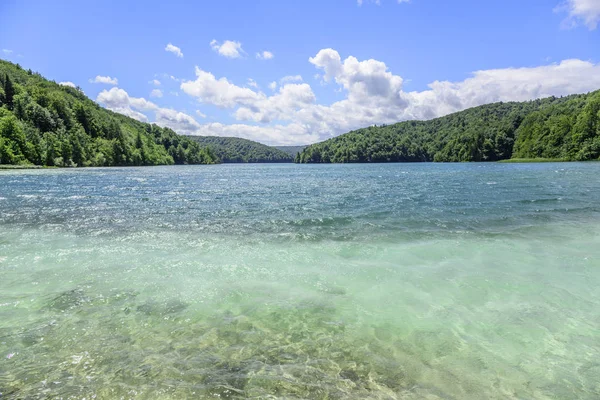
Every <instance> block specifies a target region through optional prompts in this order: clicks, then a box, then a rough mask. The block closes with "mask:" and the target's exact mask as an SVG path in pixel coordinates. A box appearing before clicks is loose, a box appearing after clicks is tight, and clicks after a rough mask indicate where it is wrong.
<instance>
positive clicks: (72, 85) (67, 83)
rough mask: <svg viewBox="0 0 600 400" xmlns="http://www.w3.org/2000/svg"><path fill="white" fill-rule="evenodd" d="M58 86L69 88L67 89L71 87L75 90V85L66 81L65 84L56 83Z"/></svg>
mask: <svg viewBox="0 0 600 400" xmlns="http://www.w3.org/2000/svg"><path fill="white" fill-rule="evenodd" d="M58 84H59V85H61V86H69V87H72V88H76V87H77V85H75V84H74V83H73V82H69V81H67V82H58Z"/></svg>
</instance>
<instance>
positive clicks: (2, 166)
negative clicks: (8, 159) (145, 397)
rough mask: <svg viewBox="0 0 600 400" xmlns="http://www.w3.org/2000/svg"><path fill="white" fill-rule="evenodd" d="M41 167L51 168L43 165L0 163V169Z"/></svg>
mask: <svg viewBox="0 0 600 400" xmlns="http://www.w3.org/2000/svg"><path fill="white" fill-rule="evenodd" d="M42 168H53V167H43V166H41V165H11V164H0V169H42Z"/></svg>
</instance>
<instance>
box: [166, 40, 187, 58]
mask: <svg viewBox="0 0 600 400" xmlns="http://www.w3.org/2000/svg"><path fill="white" fill-rule="evenodd" d="M165 50H166V51H168V52H170V53H173V54H175V55H176V56H177V57H179V58H183V53H182V52H181V49H180V48H179V47H177V46H173V45H172V44H171V43H169V44H168V45H167V47H165Z"/></svg>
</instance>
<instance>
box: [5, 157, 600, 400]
mask: <svg viewBox="0 0 600 400" xmlns="http://www.w3.org/2000/svg"><path fill="white" fill-rule="evenodd" d="M599 222H600V164H599V163H586V164H579V163H568V164H567V163H565V164H553V163H545V164H380V165H218V166H189V167H188V166H185V167H146V168H123V169H120V168H115V169H81V170H24V171H0V393H2V394H1V395H0V398H11V399H12V398H15V399H24V398H27V399H29V398H31V399H36V398H63V399H83V398H85V399H91V398H98V399H105V398H118V399H121V398H123V399H129V398H132V399H170V398H172V399H181V398H266V399H268V398H286V399H293V398H310V399H312V398H315V399H352V398H355V399H366V398H370V399H487V398H490V399H558V398H560V399H598V398H600V224H599Z"/></svg>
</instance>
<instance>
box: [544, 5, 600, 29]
mask: <svg viewBox="0 0 600 400" xmlns="http://www.w3.org/2000/svg"><path fill="white" fill-rule="evenodd" d="M555 11H556V12H566V13H568V14H569V16H568V17H567V18H566V19H565V20H564V21H563V27H565V28H572V27H574V26H577V25H578V24H579V23H583V24H585V25H586V26H587V27H588V28H589V29H590V30H594V29H596V28H597V27H598V23H599V22H600V1H599V0H566V1H565V2H564V3H562V4H560V5H559V6H558V7H556V8H555Z"/></svg>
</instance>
